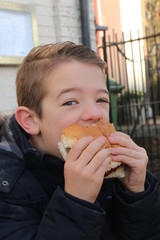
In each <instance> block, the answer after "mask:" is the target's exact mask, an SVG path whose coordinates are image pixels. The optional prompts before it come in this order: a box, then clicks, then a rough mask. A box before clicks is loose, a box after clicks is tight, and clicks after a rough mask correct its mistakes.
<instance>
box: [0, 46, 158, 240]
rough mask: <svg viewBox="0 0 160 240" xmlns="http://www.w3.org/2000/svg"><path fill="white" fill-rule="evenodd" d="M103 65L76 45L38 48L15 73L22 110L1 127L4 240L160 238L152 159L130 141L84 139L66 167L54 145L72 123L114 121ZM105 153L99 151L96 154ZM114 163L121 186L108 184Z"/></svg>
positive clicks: (0, 197) (1, 224) (115, 182)
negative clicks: (121, 168) (120, 169)
mask: <svg viewBox="0 0 160 240" xmlns="http://www.w3.org/2000/svg"><path fill="white" fill-rule="evenodd" d="M104 69H105V63H104V62H103V61H102V60H101V59H99V57H98V56H97V55H96V53H95V52H94V51H92V50H90V49H88V48H87V47H85V46H81V45H76V44H74V43H71V42H64V43H57V44H50V45H44V46H39V47H36V48H34V49H33V50H31V52H30V53H29V54H28V56H26V58H25V59H24V61H23V63H22V65H21V66H20V69H19V71H18V74H17V79H16V89H17V100H18V108H17V110H16V112H15V114H14V115H13V116H11V117H9V118H8V120H7V121H1V127H0V139H1V143H0V171H1V174H0V176H1V177H0V179H1V186H0V239H5V240H31V239H36V240H50V239H51V240H53V239H56V240H57V239H59V240H63V239H68V240H78V239H86V240H91V239H92V240H94V239H96V240H100V239H101V240H102V239H105V240H115V239H120V240H131V239H134V240H138V239H141V240H147V239H148V240H153V239H154V240H155V239H157V240H158V239H160V217H159V216H160V201H159V195H158V190H157V181H156V179H155V178H154V177H153V176H152V175H151V174H150V173H147V174H146V167H147V161H148V158H147V154H146V151H145V150H144V149H142V148H140V147H139V146H137V145H136V144H135V143H134V142H133V141H132V140H131V139H130V137H129V136H127V135H125V134H123V133H120V132H117V133H115V134H112V135H111V136H110V137H109V141H110V143H112V144H119V145H120V146H121V147H120V148H115V149H114V148H112V149H103V150H100V148H101V147H102V146H103V144H104V142H105V140H106V139H105V138H104V137H100V138H98V139H96V140H93V139H92V137H90V136H88V137H84V138H82V139H81V140H79V141H78V142H77V143H76V144H75V145H74V146H73V147H72V149H71V151H70V153H69V154H68V157H67V160H66V162H65V163H64V161H63V159H62V156H61V154H60V152H59V149H58V147H57V144H58V142H59V141H60V136H61V132H62V130H63V129H64V128H66V127H68V126H70V125H71V124H73V123H78V124H81V125H86V126H90V125H91V124H94V123H96V122H98V121H99V120H101V119H104V120H109V93H108V90H107V89H106V84H105V80H104V74H103V72H104ZM99 150H100V151H99ZM110 154H112V158H113V160H116V161H120V162H122V163H124V164H125V165H126V170H125V171H126V177H125V179H124V180H123V182H121V181H118V180H113V179H108V180H107V179H105V180H104V173H105V169H106V167H107V165H108V164H109V162H110V157H109V156H110Z"/></svg>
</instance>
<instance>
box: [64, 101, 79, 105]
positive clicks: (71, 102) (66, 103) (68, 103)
mask: <svg viewBox="0 0 160 240" xmlns="http://www.w3.org/2000/svg"><path fill="white" fill-rule="evenodd" d="M75 104H77V102H76V101H67V102H65V103H64V104H63V105H67V106H72V105H75Z"/></svg>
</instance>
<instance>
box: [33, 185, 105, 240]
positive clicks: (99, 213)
mask: <svg viewBox="0 0 160 240" xmlns="http://www.w3.org/2000/svg"><path fill="white" fill-rule="evenodd" d="M74 200H76V201H74ZM94 205H95V204H90V203H88V202H85V201H81V200H80V201H79V199H74V198H72V197H70V196H69V195H67V194H66V193H65V192H64V191H62V190H61V189H60V188H58V189H57V190H56V191H55V193H54V195H53V198H52V200H51V202H50V204H49V206H48V208H47V210H46V212H45V215H44V217H43V219H42V221H41V224H40V227H39V229H38V232H37V236H36V238H35V240H46V239H47V240H53V239H61V240H63V239H65V240H75V239H76V240H80V239H84V240H85V239H86V240H93V239H94V240H99V239H100V236H101V232H102V228H103V224H104V219H105V212H104V211H103V210H102V209H101V208H100V207H99V206H98V205H95V206H94Z"/></svg>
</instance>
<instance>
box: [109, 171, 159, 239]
mask: <svg viewBox="0 0 160 240" xmlns="http://www.w3.org/2000/svg"><path fill="white" fill-rule="evenodd" d="M113 206H114V207H113V209H114V215H115V218H114V219H115V220H116V221H115V228H116V229H117V231H118V236H119V238H118V239H120V240H129V239H132V240H158V239H160V195H159V192H158V183H157V180H156V178H155V177H154V176H153V175H152V174H151V173H147V178H146V189H145V191H144V192H143V193H137V194H135V193H127V192H125V190H124V189H123V187H122V185H121V184H116V185H115V188H114V195H113Z"/></svg>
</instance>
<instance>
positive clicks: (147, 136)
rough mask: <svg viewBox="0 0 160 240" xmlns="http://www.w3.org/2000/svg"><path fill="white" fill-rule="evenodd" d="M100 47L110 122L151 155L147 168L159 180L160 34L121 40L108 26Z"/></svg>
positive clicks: (104, 31) (147, 34)
mask: <svg viewBox="0 0 160 240" xmlns="http://www.w3.org/2000/svg"><path fill="white" fill-rule="evenodd" d="M97 31H101V32H103V37H102V44H101V46H98V49H99V50H100V51H101V52H102V54H103V58H104V60H105V61H106V62H107V64H108V69H107V73H106V78H107V86H108V89H109V91H110V94H111V108H110V117H111V119H110V120H111V121H112V122H113V123H114V124H115V126H116V129H117V130H120V131H122V132H126V133H127V134H129V135H130V136H131V138H132V139H133V140H134V141H135V142H136V143H137V144H139V145H140V146H142V147H144V148H145V149H146V151H147V153H148V156H149V164H148V169H149V170H151V171H152V172H153V173H154V174H155V175H156V176H157V177H158V178H159V179H160V33H155V34H154V35H149V32H148V30H146V34H145V37H140V36H139V32H137V38H134V39H133V38H132V34H131V33H130V39H129V40H128V41H125V40H124V35H123V34H122V39H121V40H120V41H119V40H118V38H117V35H116V34H114V35H113V39H112V40H111V37H110V36H107V34H106V29H105V28H103V27H99V26H97Z"/></svg>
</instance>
